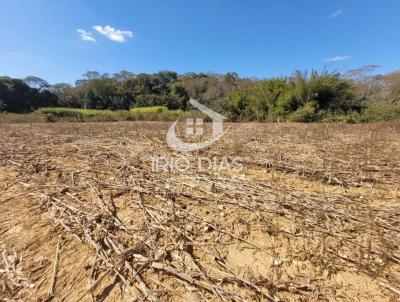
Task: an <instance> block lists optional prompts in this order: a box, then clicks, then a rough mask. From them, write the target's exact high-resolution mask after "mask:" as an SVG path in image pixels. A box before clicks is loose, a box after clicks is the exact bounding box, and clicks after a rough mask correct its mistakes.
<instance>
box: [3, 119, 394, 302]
mask: <svg viewBox="0 0 400 302" xmlns="http://www.w3.org/2000/svg"><path fill="white" fill-rule="evenodd" d="M169 125H170V124H169V123H157V122H118V123H70V124H69V123H56V124H0V301H400V247H399V245H400V240H399V239H400V234H399V233H400V228H399V226H400V192H399V187H400V124H374V125H340V124H309V125H305V124H257V123H249V124H230V125H228V127H229V129H228V131H227V133H226V135H225V136H224V137H223V138H222V139H221V140H220V141H218V142H217V143H215V144H214V145H213V146H212V147H210V148H209V149H206V150H201V151H196V152H192V153H190V154H181V153H178V152H175V151H173V150H171V149H170V148H169V147H168V146H167V144H166V142H165V134H166V131H167V129H168V127H169ZM182 156H185V158H186V159H185V160H184V161H182V160H181V159H182ZM155 157H162V158H173V159H174V162H176V159H178V161H179V160H181V162H185V163H186V161H188V162H189V163H190V164H189V168H188V169H180V170H179V169H172V168H170V169H160V170H156V169H155V165H154V158H155ZM152 158H153V161H152ZM205 158H212V160H213V161H215V164H214V165H213V169H207V170H204V169H200V168H199V165H198V162H199V160H200V161H202V163H203V164H204V159H205ZM233 159H235V160H236V161H237V162H236V163H238V162H239V163H240V164H241V165H242V166H243V169H238V166H234V165H232V162H231V161H232V160H233ZM226 161H227V162H226ZM221 163H223V164H221ZM204 166H208V165H207V164H205V165H202V167H203V168H204Z"/></svg>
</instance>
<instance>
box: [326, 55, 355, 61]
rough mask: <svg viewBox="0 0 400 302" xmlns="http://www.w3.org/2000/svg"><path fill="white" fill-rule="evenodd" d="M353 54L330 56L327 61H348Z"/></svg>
mask: <svg viewBox="0 0 400 302" xmlns="http://www.w3.org/2000/svg"><path fill="white" fill-rule="evenodd" d="M352 58H353V57H352V56H336V57H330V58H326V59H325V62H340V61H346V60H350V59H352Z"/></svg>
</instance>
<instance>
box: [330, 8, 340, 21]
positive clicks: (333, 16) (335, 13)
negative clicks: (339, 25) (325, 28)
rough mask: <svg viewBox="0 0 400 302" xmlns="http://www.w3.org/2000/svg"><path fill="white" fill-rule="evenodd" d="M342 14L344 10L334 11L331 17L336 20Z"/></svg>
mask: <svg viewBox="0 0 400 302" xmlns="http://www.w3.org/2000/svg"><path fill="white" fill-rule="evenodd" d="M341 14H343V10H342V9H338V10H337V11H334V12H333V13H332V14H330V15H329V17H330V18H332V19H335V18H336V17H339V16H340V15H341Z"/></svg>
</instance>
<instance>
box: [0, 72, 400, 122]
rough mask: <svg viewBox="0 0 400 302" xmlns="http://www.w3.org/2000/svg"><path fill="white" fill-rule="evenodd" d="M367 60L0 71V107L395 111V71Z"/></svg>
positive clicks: (338, 115)
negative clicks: (293, 65)
mask: <svg viewBox="0 0 400 302" xmlns="http://www.w3.org/2000/svg"><path fill="white" fill-rule="evenodd" d="M377 67H378V66H375V65H368V66H364V67H362V68H359V69H354V70H351V71H349V72H347V73H345V74H339V73H338V72H327V71H325V72H316V71H313V72H311V73H307V72H299V71H296V72H295V73H294V74H293V75H290V76H287V77H276V78H270V79H263V80H259V79H252V78H241V77H239V76H238V74H237V73H227V74H214V73H186V74H182V75H179V74H177V73H176V72H174V71H160V72H158V73H154V74H146V73H140V74H134V73H131V72H128V71H121V72H118V73H115V74H113V75H109V74H104V73H100V72H97V71H88V72H86V73H85V74H84V75H83V77H82V79H79V80H77V81H76V82H75V84H74V85H71V84H67V83H57V84H53V85H50V84H49V83H48V82H47V81H45V80H43V79H41V78H38V77H35V76H28V77H26V78H24V79H13V78H10V77H0V112H4V111H6V112H16V113H26V112H31V111H34V110H36V109H38V108H42V107H67V108H82V109H107V110H129V109H130V108H134V107H147V106H165V107H168V108H169V109H180V110H183V111H186V110H190V104H189V102H188V101H189V99H190V98H195V99H197V100H199V101H200V102H202V103H204V104H206V105H207V106H210V107H212V108H213V109H215V110H217V111H219V112H222V113H224V114H226V115H227V116H228V117H229V119H230V120H232V121H242V120H246V121H251V120H256V121H277V120H282V121H284V120H289V121H296V122H314V121H321V120H351V119H355V120H357V119H360V120H362V119H366V118H367V117H368V119H369V120H372V121H373V120H374V116H378V115H382V116H378V117H377V118H376V120H381V119H383V120H385V119H392V118H393V117H395V118H397V117H398V116H400V109H399V108H400V104H399V102H400V72H393V73H389V74H386V75H371V74H373V73H374V71H375V70H376V69H377Z"/></svg>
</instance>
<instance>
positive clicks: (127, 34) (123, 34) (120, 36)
mask: <svg viewBox="0 0 400 302" xmlns="http://www.w3.org/2000/svg"><path fill="white" fill-rule="evenodd" d="M93 28H94V29H95V30H96V31H97V32H99V33H100V34H102V35H103V36H105V37H107V38H108V39H110V40H112V41H115V42H118V43H124V42H125V41H126V38H131V37H133V33H132V32H131V31H129V30H120V29H115V28H113V27H111V26H109V25H106V26H101V25H96V26H93Z"/></svg>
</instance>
